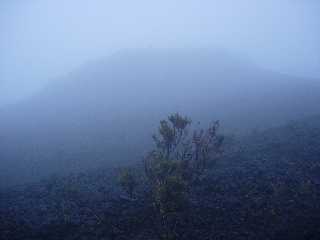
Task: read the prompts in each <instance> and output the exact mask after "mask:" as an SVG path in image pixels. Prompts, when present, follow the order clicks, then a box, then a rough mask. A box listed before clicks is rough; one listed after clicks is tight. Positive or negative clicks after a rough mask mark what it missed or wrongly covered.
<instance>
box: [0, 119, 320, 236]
mask: <svg viewBox="0 0 320 240" xmlns="http://www.w3.org/2000/svg"><path fill="white" fill-rule="evenodd" d="M239 140H240V141H239V142H233V143H232V142H230V141H228V142H229V143H228V144H227V146H226V150H227V151H226V153H225V156H224V157H223V158H222V159H220V160H219V161H218V162H217V165H216V166H215V167H214V169H212V171H210V172H209V173H208V175H206V177H205V178H204V179H203V182H202V183H201V184H200V185H199V188H197V189H196V191H195V193H194V195H195V196H194V199H193V200H194V201H193V203H192V204H194V205H192V208H190V210H189V211H190V214H195V215H192V216H194V218H192V223H191V225H190V226H191V227H189V228H187V227H185V228H184V229H183V230H184V232H185V233H186V234H190V235H191V236H192V237H188V235H187V237H185V238H182V239H199V240H200V239H246V240H251V239H252V240H253V239H262V240H264V239H266V240H267V239H273V240H283V239H296V240H298V239H299V240H300V239H310V240H316V239H319V234H320V228H319V226H320V218H319V214H320V182H319V176H320V165H319V160H320V159H319V157H320V148H319V146H320V116H316V117H313V118H307V119H304V120H303V121H298V122H294V123H290V124H287V125H285V126H281V127H277V128H272V129H267V130H265V131H263V132H257V133H255V134H253V135H251V136H246V137H243V138H241V139H239ZM231 150H232V151H231ZM115 180H116V171H114V170H111V169H106V170H100V171H92V172H86V173H85V174H79V175H73V176H69V177H67V178H53V179H47V180H46V181H42V182H39V183H37V184H33V185H30V186H27V187H21V188H17V189H14V190H12V191H8V192H1V191H0V197H3V198H2V199H3V200H4V201H2V202H0V213H1V214H0V219H1V220H2V225H0V230H2V231H0V237H1V236H3V238H4V239H29V238H30V239H44V238H45V239H70V240H71V239H79V238H81V237H85V238H87V239H93V240H95V239H141V240H142V239H157V238H156V237H155V233H154V232H152V231H150V230H151V229H152V222H150V221H148V220H144V219H148V216H146V214H147V211H145V210H146V206H144V203H143V202H142V203H141V202H139V201H128V200H127V199H124V198H121V197H120V196H121V195H122V194H123V193H122V192H121V190H120V187H119V184H117V183H116V182H115ZM1 194H2V195H1ZM1 203H2V205H1ZM1 207H2V208H1ZM1 210H2V211H1ZM193 211H194V212H193ZM66 215H67V218H66ZM187 226H189V225H187ZM1 234H2V235H1Z"/></svg>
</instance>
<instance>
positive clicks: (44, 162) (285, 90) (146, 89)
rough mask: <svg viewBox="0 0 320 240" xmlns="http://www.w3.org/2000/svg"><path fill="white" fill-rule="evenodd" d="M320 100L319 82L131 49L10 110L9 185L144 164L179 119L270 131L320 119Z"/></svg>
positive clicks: (183, 54)
mask: <svg viewBox="0 0 320 240" xmlns="http://www.w3.org/2000/svg"><path fill="white" fill-rule="evenodd" d="M319 100H320V85H319V84H317V83H316V82H314V81H310V80H305V81H304V80H302V79H295V78H293V77H288V76H285V75H281V74H276V73H272V72H268V71H265V70H261V69H259V68H257V67H256V66H254V65H253V64H251V63H249V62H246V61H242V60H239V59H237V58H235V57H233V56H231V55H229V54H227V53H224V52H221V51H203V50H194V51H183V50H168V51H157V50H141V51H124V52H121V53H118V54H116V55H114V56H112V57H110V58H108V59H106V60H100V61H97V62H96V63H92V64H89V65H88V66H85V67H83V68H82V69H80V70H79V71H78V72H75V73H71V74H69V75H68V76H66V77H65V79H64V80H61V81H58V82H57V83H55V84H53V85H50V86H48V87H47V89H45V90H44V91H42V92H41V93H39V94H37V95H35V96H34V97H32V98H30V99H28V100H26V101H25V102H22V103H20V104H17V105H15V106H11V107H10V108H7V109H2V110H1V112H0V114H1V123H0V132H1V144H0V154H1V155H0V157H1V168H2V169H3V171H1V173H0V181H1V182H3V180H4V179H6V180H10V181H11V180H12V181H13V182H17V181H20V180H22V179H23V180H27V179H29V178H27V177H31V178H30V180H31V179H33V178H38V177H41V176H45V175H47V174H48V172H61V171H70V170H76V171H77V170H81V169H85V168H88V167H97V166H101V165H102V164H104V163H111V162H119V161H127V160H135V159H138V158H140V156H141V155H142V154H143V152H144V151H145V150H146V149H147V142H148V139H149V136H150V134H151V131H152V130H153V127H154V126H156V124H157V122H158V120H159V119H160V118H162V117H164V116H165V115H166V114H168V113H170V112H176V111H179V112H181V113H185V114H188V115H190V116H191V117H192V118H194V119H197V120H198V119H199V120H201V121H207V120H209V119H210V120H211V119H220V120H221V121H222V122H223V125H224V126H226V127H228V128H230V127H231V128H246V127H261V126H262V127H263V126H265V125H266V126H268V125H272V124H279V123H281V122H284V121H286V120H287V119H295V118H299V117H303V116H305V115H308V114H313V113H316V112H317V111H318V106H317V103H318V102H319Z"/></svg>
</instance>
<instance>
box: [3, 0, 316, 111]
mask: <svg viewBox="0 0 320 240" xmlns="http://www.w3.org/2000/svg"><path fill="white" fill-rule="evenodd" d="M319 11H320V4H319V2H318V1H313V0H307V1H298V0H285V1H274V0H271V1H270V0H263V1H254V0H251V1H250V0H244V1H229V0H228V1H207V0H205V1H201V2H197V1H167V0H165V1H160V2H154V1H143V0H139V1H123V0H122V1H102V0H94V1H90V2H88V1H82V0H81V1H76V0H70V1H63V0H59V1H48V0H47V1H40V0H29V1H21V0H11V1H9V0H7V1H1V3H0V34H1V38H0V52H1V56H0V76H1V78H0V80H1V81H0V92H1V97H0V104H1V105H3V104H5V103H10V102H13V101H16V100H17V99H21V98H25V97H26V96H29V95H31V94H33V93H34V92H35V91H37V90H39V89H40V88H42V87H44V86H45V85H46V84H47V83H48V82H50V81H51V82H52V81H56V80H57V79H59V78H60V77H61V76H64V75H66V74H67V73H70V72H72V71H75V70H76V69H79V68H81V67H82V66H84V65H86V64H87V63H88V62H91V61H95V60H96V59H98V58H105V57H108V56H110V55H112V54H114V53H115V52H117V51H121V50H122V49H137V48H138V49H139V48H151V49H159V48H207V49H221V48H222V49H227V50H228V51H231V52H233V53H234V54H235V55H240V56H242V57H244V58H249V59H251V60H252V61H253V62H255V63H256V64H258V65H260V66H262V67H263V68H267V69H271V70H273V71H276V72H282V73H288V74H290V75H295V76H304V77H311V78H319V77H320V72H319V69H320V56H319V55H320V49H319V41H320V33H319V23H320V19H319V18H320V17H319V14H318V13H319Z"/></svg>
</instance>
